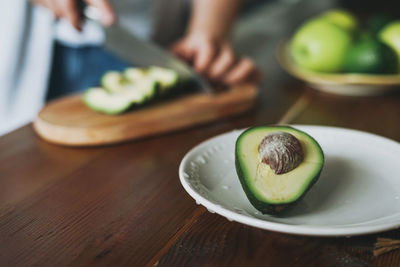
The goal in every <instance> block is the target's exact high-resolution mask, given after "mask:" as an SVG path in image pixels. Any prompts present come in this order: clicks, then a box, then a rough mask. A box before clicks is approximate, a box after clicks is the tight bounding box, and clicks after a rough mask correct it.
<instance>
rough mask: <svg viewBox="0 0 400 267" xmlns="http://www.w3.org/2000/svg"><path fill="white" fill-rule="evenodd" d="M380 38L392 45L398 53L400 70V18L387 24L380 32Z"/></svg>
mask: <svg viewBox="0 0 400 267" xmlns="http://www.w3.org/2000/svg"><path fill="white" fill-rule="evenodd" d="M379 38H380V40H381V41H382V42H384V43H386V44H387V45H388V46H390V47H391V48H392V49H393V50H394V51H395V52H396V54H397V61H398V63H399V68H398V70H400V20H396V21H393V22H391V23H389V24H388V25H386V26H385V27H384V28H383V29H382V30H381V31H380V32H379Z"/></svg>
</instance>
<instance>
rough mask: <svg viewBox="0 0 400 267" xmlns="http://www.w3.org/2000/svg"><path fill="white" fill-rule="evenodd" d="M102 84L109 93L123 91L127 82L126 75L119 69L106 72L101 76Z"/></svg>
mask: <svg viewBox="0 0 400 267" xmlns="http://www.w3.org/2000/svg"><path fill="white" fill-rule="evenodd" d="M100 83H101V86H102V87H103V88H104V89H105V90H106V91H107V92H109V93H116V92H119V91H121V89H122V87H123V86H124V84H125V79H124V76H123V75H122V74H121V73H120V72H118V71H109V72H106V73H105V74H104V75H103V76H102V77H101V82H100Z"/></svg>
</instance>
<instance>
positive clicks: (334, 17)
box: [320, 9, 358, 32]
mask: <svg viewBox="0 0 400 267" xmlns="http://www.w3.org/2000/svg"><path fill="white" fill-rule="evenodd" d="M320 18H322V19H325V20H327V21H329V22H331V23H333V24H335V25H337V26H339V27H341V28H343V29H345V30H348V31H352V32H353V31H355V30H356V29H357V27H358V19H357V17H356V16H355V15H354V14H352V13H351V12H349V11H347V10H344V9H332V10H329V11H326V12H325V13H322V15H321V17H320Z"/></svg>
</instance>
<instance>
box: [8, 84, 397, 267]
mask: <svg viewBox="0 0 400 267" xmlns="http://www.w3.org/2000/svg"><path fill="white" fill-rule="evenodd" d="M279 90H280V93H279V96H278V97H277V95H276V94H277V92H272V91H268V90H264V91H263V92H262V93H261V97H260V100H259V103H258V105H257V106H256V107H255V108H254V109H253V110H252V111H250V112H247V113H245V114H243V115H240V116H236V117H233V118H228V119H224V120H222V121H219V122H215V123H211V124H207V125H203V126H198V127H194V128H191V129H186V130H182V131H178V132H175V133H170V134H166V135H162V136H158V137H153V138H147V139H142V140H139V141H135V142H128V143H125V144H120V145H113V146H105V147H100V148H69V147H62V146H57V145H52V144H49V143H46V142H45V141H43V140H41V139H40V138H39V137H38V136H36V134H35V133H34V132H33V130H32V126H31V125H27V126H25V127H23V128H20V129H18V130H16V131H14V132H12V133H10V134H8V135H6V136H3V137H2V138H0V240H1V243H0V244H1V249H0V266H71V265H72V266H87V265H96V266H97V265H100V266H117V265H118V266H121V265H123V266H126V265H129V266H143V265H148V266H152V265H158V266H244V265H246V266H289V265H295V266H370V265H376V266H396V265H399V264H400V251H393V252H389V253H387V254H384V255H381V256H379V257H374V256H373V254H372V251H373V247H374V243H375V242H376V238H377V237H389V238H393V239H399V238H400V231H398V230H394V231H389V232H385V233H379V234H375V235H366V236H360V237H352V238H318V237H306V236H295V235H289V234H282V233H276V232H270V231H266V230H260V229H256V228H252V227H249V226H245V225H242V224H239V223H236V222H229V221H228V220H226V219H225V218H223V217H221V216H219V215H216V214H211V213H208V212H207V210H206V209H205V208H204V207H202V206H197V205H196V204H195V202H194V200H193V199H191V198H190V197H189V196H188V194H186V192H185V191H184V190H183V188H182V186H181V185H180V183H179V179H178V165H179V163H180V160H181V159H182V157H183V156H184V154H185V153H186V152H187V151H188V150H189V149H190V148H192V147H193V146H195V145H197V144H198V143H199V142H201V141H203V140H205V139H207V138H209V137H212V136H214V135H217V134H220V133H223V132H226V131H229V130H232V129H235V128H242V127H247V126H251V125H261V124H274V123H277V122H279V121H281V122H285V123H300V124H317V125H332V126H339V127H347V128H352V129H359V130H365V131H368V132H372V133H376V134H380V135H383V136H386V137H389V138H392V139H394V140H397V141H400V124H399V122H400V121H399V118H400V96H399V95H398V94H397V95H396V94H395V95H389V96H381V97H373V98H362V97H361V98H360V97H358V98H354V97H339V96H333V95H328V94H323V93H318V92H315V91H313V90H311V89H308V88H307V87H306V86H305V85H303V84H301V83H300V82H297V81H294V80H291V79H288V80H287V82H286V83H282V86H281V87H280V88H279ZM271 94H274V95H275V98H274V101H275V102H274V104H270V105H265V103H269V101H270V100H269V98H270V97H271Z"/></svg>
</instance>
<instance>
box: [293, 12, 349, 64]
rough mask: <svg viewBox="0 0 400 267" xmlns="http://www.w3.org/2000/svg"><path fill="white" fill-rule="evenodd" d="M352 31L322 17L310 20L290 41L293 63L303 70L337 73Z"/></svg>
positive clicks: (347, 47)
mask: <svg viewBox="0 0 400 267" xmlns="http://www.w3.org/2000/svg"><path fill="white" fill-rule="evenodd" d="M351 43H352V34H351V33H350V32H349V31H347V30H344V29H342V28H341V27H338V26H336V25H334V24H332V23H330V22H328V21H326V20H324V19H318V18H317V19H313V20H311V21H308V22H306V23H305V24H303V25H302V26H301V27H300V29H299V30H298V31H297V32H296V33H295V35H294V37H293V40H292V43H291V55H292V57H293V60H294V62H295V63H296V64H297V65H298V66H299V67H302V68H304V69H308V70H312V71H318V72H339V71H341V70H342V68H343V62H344V58H345V55H346V52H347V50H348V49H349V47H350V46H351Z"/></svg>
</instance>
